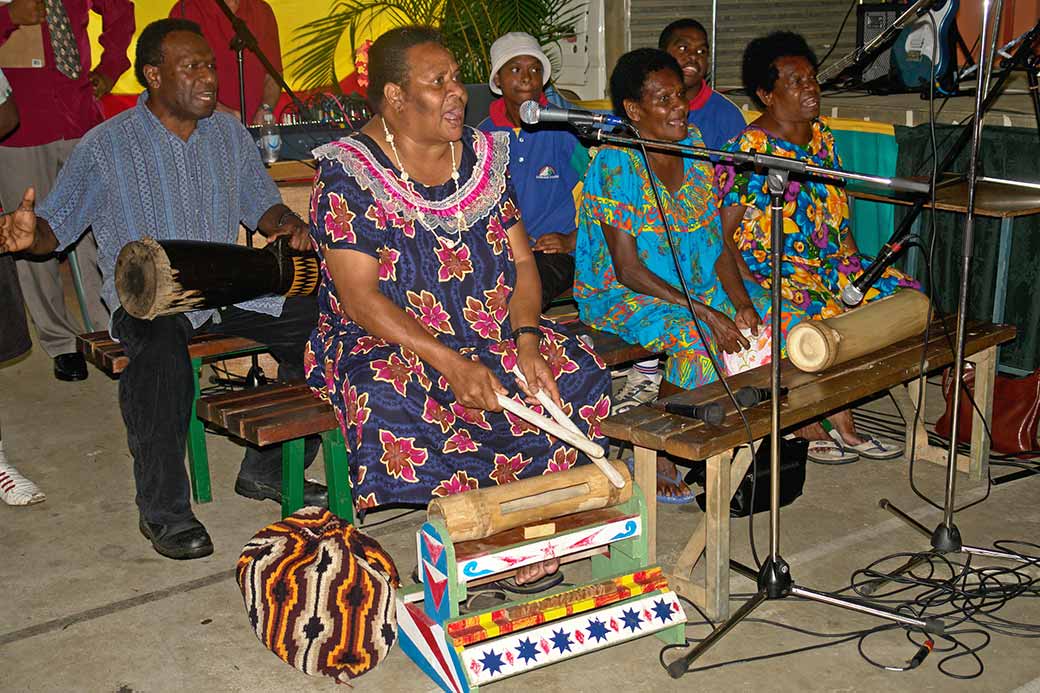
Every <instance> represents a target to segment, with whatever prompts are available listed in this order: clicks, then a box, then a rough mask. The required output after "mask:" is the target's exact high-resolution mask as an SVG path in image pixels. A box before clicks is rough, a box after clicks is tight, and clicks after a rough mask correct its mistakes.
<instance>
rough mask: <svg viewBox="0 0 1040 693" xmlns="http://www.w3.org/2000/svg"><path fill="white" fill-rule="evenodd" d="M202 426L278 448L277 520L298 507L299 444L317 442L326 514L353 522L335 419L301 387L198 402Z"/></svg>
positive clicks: (295, 385) (285, 385) (254, 390)
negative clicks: (318, 439)
mask: <svg viewBox="0 0 1040 693" xmlns="http://www.w3.org/2000/svg"><path fill="white" fill-rule="evenodd" d="M197 412H198V416H199V418H200V419H201V420H202V421H205V422H207V423H209V424H210V425H212V426H214V427H217V428H220V429H223V430H225V431H227V432H228V433H229V434H231V435H232V436H234V437H236V438H239V439H241V440H244V441H246V442H249V443H252V444H253V445H257V446H265V445H277V444H280V445H281V446H282V517H285V516H287V515H290V514H292V513H294V512H296V511H297V510H299V509H300V508H301V507H303V479H304V469H303V462H304V460H303V448H304V438H305V437H306V436H311V435H320V436H321V449H322V453H323V455H324V459H325V481H326V483H327V484H328V489H329V510H331V511H332V512H333V513H335V514H336V515H338V516H339V517H341V518H343V519H345V520H347V521H348V522H353V520H354V503H353V500H352V498H351V491H350V474H349V468H348V461H347V449H346V445H344V441H343V434H342V433H341V432H340V428H339V423H338V421H337V420H336V414H335V412H334V411H333V409H332V407H330V406H329V405H328V404H326V403H325V402H323V401H321V400H319V399H318V398H317V397H315V396H314V394H313V393H312V392H311V389H310V388H309V387H308V386H307V385H306V384H305V383H275V384H272V385H264V386H262V387H257V388H252V389H249V390H239V391H236V392H225V393H221V394H219V395H211V396H209V397H203V398H202V399H201V400H200V401H199V406H198V409H197Z"/></svg>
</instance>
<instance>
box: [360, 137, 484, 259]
mask: <svg viewBox="0 0 1040 693" xmlns="http://www.w3.org/2000/svg"><path fill="white" fill-rule="evenodd" d="M379 122H381V123H382V124H383V138H384V139H385V140H386V143H387V144H388V145H390V151H392V152H393V153H394V159H395V160H396V161H397V169H398V170H399V171H400V172H401V180H402V181H403V182H404V183H407V182H408V180H409V178H410V177H409V175H408V171H407V170H405V167H404V162H402V161H401V155H400V154H399V153H398V152H397V145H395V144H394V135H393V133H391V132H390V128H388V127H387V125H386V120H385V119H384V118H383V116H379ZM448 149H449V150H450V151H451V180H452V181H453V182H454V183H455V195H456V196H457V195H458V194H459V168H458V163H457V162H456V161H455V143H454V142H453V143H451V145H450V146H449V147H448ZM404 187H405V189H406V190H408V191H409V192H411V194H412V195H414V198H415V199H414V200H413V201H412V204H414V205H415V207H416V208H417V209H421V208H422V207H423V205H422V203H423V202H429V200H427V199H426V198H424V197H423V196H422V195H420V194H419V193H418V192H417V191H416V190H415V186H414V185H405V186H404ZM459 204H460V205H461V201H460V203H459ZM419 214H422V212H419ZM454 216H455V234H454V238H450V237H449V238H445V237H443V236H441V235H440V234H438V233H436V232H434V235H435V236H437V238H439V239H440V240H441V241H443V242H444V244H445V245H446V246H448V247H449V248H454V247H455V245H456V244H457V243H458V242H459V241H460V240H462V232H463V231H465V230H466V218H465V215H464V214H463V213H462V208H461V206H460V207H459V208H458V209H456V210H455V215H454Z"/></svg>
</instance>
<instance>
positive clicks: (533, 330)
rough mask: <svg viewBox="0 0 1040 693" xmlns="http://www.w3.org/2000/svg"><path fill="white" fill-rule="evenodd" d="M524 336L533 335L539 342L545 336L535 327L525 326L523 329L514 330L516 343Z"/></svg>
mask: <svg viewBox="0 0 1040 693" xmlns="http://www.w3.org/2000/svg"><path fill="white" fill-rule="evenodd" d="M524 334H533V335H535V336H536V337H538V341H542V338H543V337H544V336H545V335H544V334H542V331H541V330H540V329H538V328H537V327H534V326H533V325H524V326H523V327H518V328H516V329H515V330H513V341H514V342H515V341H516V340H517V339H519V338H520V335H524Z"/></svg>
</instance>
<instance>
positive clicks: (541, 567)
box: [513, 558, 560, 585]
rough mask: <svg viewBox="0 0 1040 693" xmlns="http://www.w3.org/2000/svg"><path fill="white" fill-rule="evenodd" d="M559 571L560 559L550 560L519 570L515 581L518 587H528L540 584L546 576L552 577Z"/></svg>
mask: <svg viewBox="0 0 1040 693" xmlns="http://www.w3.org/2000/svg"><path fill="white" fill-rule="evenodd" d="M559 569H560V559H559V558H550V559H549V560H547V561H542V562H541V563H532V564H531V565H525V566H522V567H520V568H518V569H517V571H516V575H515V576H514V577H513V579H514V580H515V581H516V584H518V585H526V584H529V583H532V582H538V581H539V580H541V579H542V578H543V577H545V576H546V575H552V574H553V573H555V572H556V571H557V570H559Z"/></svg>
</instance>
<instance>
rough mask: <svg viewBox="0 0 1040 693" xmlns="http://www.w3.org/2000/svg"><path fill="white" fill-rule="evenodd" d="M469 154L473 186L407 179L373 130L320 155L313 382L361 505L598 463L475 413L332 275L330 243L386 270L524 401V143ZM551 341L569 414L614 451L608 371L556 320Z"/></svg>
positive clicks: (440, 334)
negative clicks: (515, 185)
mask: <svg viewBox="0 0 1040 693" xmlns="http://www.w3.org/2000/svg"><path fill="white" fill-rule="evenodd" d="M462 143H463V154H462V159H461V162H460V165H459V173H460V177H459V184H458V190H456V186H455V184H454V182H453V181H452V180H450V179H449V180H448V181H447V182H446V183H445V184H443V185H439V186H433V187H426V186H423V185H422V184H419V183H416V182H415V181H411V180H409V181H407V182H402V180H401V178H400V176H399V175H398V172H397V170H396V169H395V168H394V167H393V165H392V164H391V162H390V161H389V160H388V159H387V157H386V156H385V154H384V153H383V152H382V151H381V150H380V149H379V147H378V146H377V145H376V144H375V143H374V142H373V141H372V140H371V139H369V138H368V137H367V136H366V135H363V134H356V135H353V136H351V137H347V138H344V139H342V140H339V141H337V142H333V143H331V144H328V145H325V146H323V147H321V148H319V149H317V150H315V156H316V158H317V160H318V163H319V170H318V175H317V177H316V179H315V183H314V190H313V193H312V195H311V210H310V215H311V233H312V236H313V240H314V243H315V246H316V249H317V252H318V254H319V256H320V257H321V259H322V261H321V269H322V280H321V287H320V289H319V294H318V305H319V309H320V314H319V318H318V326H317V328H316V329H315V331H314V333H313V334H312V335H311V339H310V343H309V344H308V346H307V350H306V354H305V359H306V369H307V379H308V383H309V384H310V386H311V387H312V388H313V389H314V391H315V392H316V393H317V394H318V395H319V396H320V397H321V398H322V399H324V400H326V401H328V402H330V403H331V404H332V405H333V406H334V408H335V410H336V412H337V414H338V417H339V422H340V425H341V427H342V429H343V434H344V438H345V439H346V441H347V447H348V450H349V452H350V467H351V479H352V482H353V486H354V500H355V503H356V504H357V506H358V508H370V507H375V506H378V505H384V504H388V503H405V504H421V505H425V504H426V503H427V502H428V501H429V500H430V499H431V498H432V497H436V496H445V495H449V494H452V493H458V492H460V491H467V490H469V489H475V488H484V487H488V486H493V485H496V484H504V483H508V482H511V481H515V480H516V479H520V478H523V477H529V476H534V475H538V474H547V473H551V472H555V471H560V470H563V469H568V468H570V467H572V466H574V465H575V464H578V463H579V462H583V461H587V460H585V459H584V456H583V455H582V454H581V453H579V452H576V451H575V450H574V449H573V448H571V447H569V446H567V445H565V444H563V443H561V442H559V441H558V440H556V439H555V438H552V437H550V436H548V435H546V434H544V433H542V432H541V431H538V430H536V429H534V428H533V427H532V426H530V425H528V424H527V423H525V422H523V421H522V420H520V419H519V418H517V417H515V416H513V415H512V414H509V413H498V412H480V413H478V414H477V415H473V414H471V413H470V412H469V411H467V410H465V409H463V408H462V407H461V406H460V405H458V404H457V403H456V402H455V398H454V396H453V394H452V392H451V390H450V388H449V386H448V382H447V380H446V379H445V378H444V377H442V376H441V374H440V373H439V372H437V371H436V370H434V369H433V368H432V367H431V366H429V365H428V364H426V363H425V362H423V361H422V360H421V359H420V358H419V357H418V356H417V355H416V354H414V353H413V352H411V351H409V350H407V349H404V348H403V347H400V346H398V345H396V344H390V343H387V342H385V341H384V340H382V339H380V338H378V337H375V336H372V335H370V334H367V333H366V332H365V330H364V329H362V328H361V326H360V325H358V324H357V323H354V322H352V321H351V320H350V319H349V318H348V317H346V316H345V315H344V313H343V311H342V310H341V309H340V305H339V299H338V297H337V295H336V288H335V285H334V284H333V282H332V278H331V277H330V276H329V272H328V268H327V267H326V266H325V260H324V253H325V250H326V249H328V248H334V249H349V250H355V251H358V252H361V253H365V254H366V255H369V256H371V257H373V258H375V259H376V260H378V261H379V288H380V291H381V292H382V293H383V294H384V295H385V296H387V297H388V298H389V299H390V300H391V301H393V302H394V303H395V304H397V305H398V306H400V307H401V308H402V309H403V310H405V311H406V312H407V313H408V314H410V315H411V316H412V317H414V318H415V319H416V320H417V321H419V322H420V323H421V324H422V325H423V326H424V327H425V328H426V329H427V330H429V331H430V332H431V333H432V334H433V335H435V336H436V337H437V338H438V339H439V340H440V341H441V342H443V343H444V344H445V345H447V346H449V347H451V348H452V349H455V350H457V351H458V352H459V353H461V354H463V355H466V356H471V355H475V356H477V357H478V358H479V359H480V360H481V362H482V363H483V364H484V365H486V366H487V367H488V368H490V369H491V370H492V372H494V373H495V375H496V376H497V377H498V379H499V380H500V381H501V382H502V384H503V385H505V387H506V388H508V389H510V390H511V392H513V396H514V399H516V400H517V401H522V395H521V394H520V393H519V390H518V389H517V388H516V383H515V378H514V377H513V376H512V375H511V374H510V371H511V370H512V368H513V366H514V365H515V364H516V345H515V344H514V343H513V340H512V339H511V338H510V337H509V335H510V334H511V333H512V327H511V325H510V323H509V308H508V307H509V299H510V296H511V295H512V292H513V288H514V285H515V283H516V266H515V265H514V263H513V255H512V250H511V249H510V247H509V241H508V236H507V231H508V230H509V229H510V228H511V227H512V226H513V224H515V223H517V222H518V221H519V219H520V213H519V211H518V210H517V207H516V203H515V200H514V195H513V190H512V186H511V185H510V183H509V179H508V176H507V173H506V165H507V162H508V161H509V141H508V139H507V138H506V137H504V136H502V135H501V134H500V133H482V132H478V131H475V130H470V129H467V130H466V132H465V134H464V135H463V138H462ZM460 213H461V216H460ZM460 220H461V223H462V225H463V228H464V230H463V231H462V232H461V233H460V232H459V231H458V228H459V225H460ZM541 330H542V333H543V335H544V339H543V340H542V346H541V350H542V354H543V355H544V356H545V357H546V360H547V361H548V363H549V365H550V368H551V369H552V373H553V375H554V376H555V377H556V382H557V385H558V387H559V390H560V396H561V398H562V399H563V401H564V403H565V406H564V409H565V411H567V412H568V413H569V414H570V415H571V418H572V419H573V420H574V421H575V423H577V424H578V426H579V428H581V429H582V430H583V431H585V432H587V434H588V435H589V436H590V437H592V438H594V439H600V442H603V440H602V435H601V433H600V428H599V422H600V420H601V419H602V418H603V417H605V416H606V415H607V414H608V412H609V411H610V399H609V385H610V381H609V376H608V374H607V372H606V371H605V369H604V366H603V363H602V361H600V359H599V358H598V357H597V356H596V355H595V354H594V353H593V352H592V351H590V350H589V349H588V348H587V347H586V346H585V344H583V343H582V342H581V341H580V340H578V339H576V338H574V337H573V336H571V335H569V334H568V333H567V332H565V331H564V330H562V329H561V328H559V327H557V326H555V325H554V324H553V323H552V322H550V321H548V320H545V319H544V318H543V320H542V323H541ZM534 409H535V410H536V411H540V409H539V408H538V407H534Z"/></svg>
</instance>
